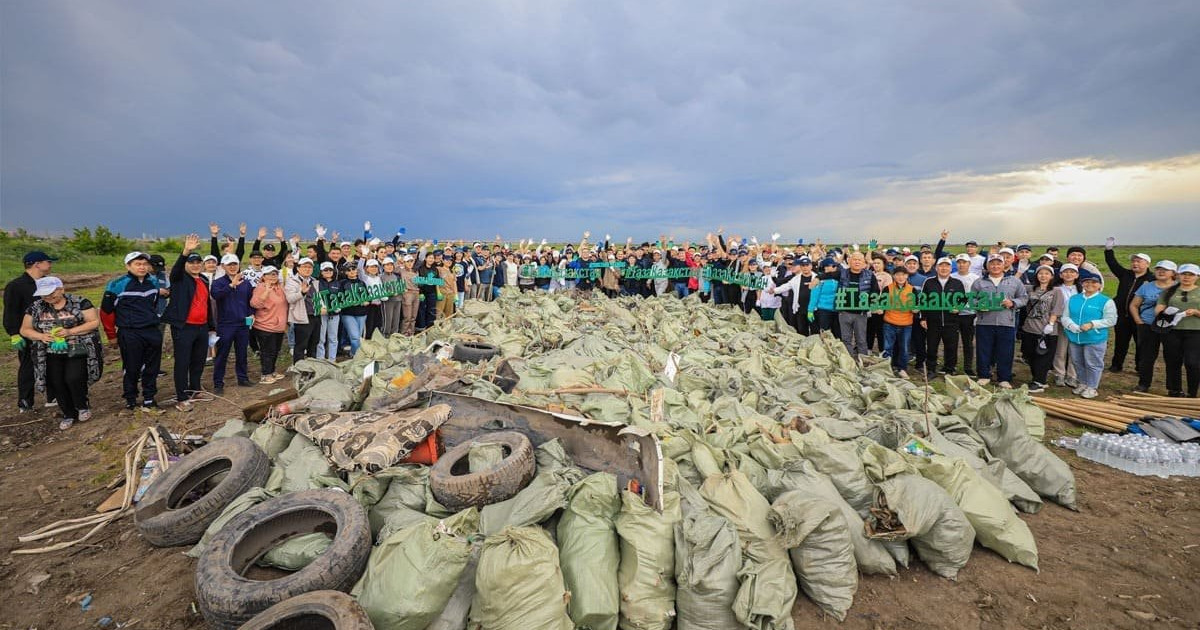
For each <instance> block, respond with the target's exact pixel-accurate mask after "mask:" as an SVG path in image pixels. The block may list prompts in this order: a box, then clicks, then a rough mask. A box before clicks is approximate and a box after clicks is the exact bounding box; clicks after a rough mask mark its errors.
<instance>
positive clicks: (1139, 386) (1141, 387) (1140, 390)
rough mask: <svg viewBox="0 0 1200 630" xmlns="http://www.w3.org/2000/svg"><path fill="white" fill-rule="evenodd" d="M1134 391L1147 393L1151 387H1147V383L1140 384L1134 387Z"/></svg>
mask: <svg viewBox="0 0 1200 630" xmlns="http://www.w3.org/2000/svg"><path fill="white" fill-rule="evenodd" d="M1133 391H1135V392H1141V393H1143V394H1144V393H1146V392H1148V391H1150V388H1149V387H1146V386H1145V385H1138V386H1137V387H1134V388H1133Z"/></svg>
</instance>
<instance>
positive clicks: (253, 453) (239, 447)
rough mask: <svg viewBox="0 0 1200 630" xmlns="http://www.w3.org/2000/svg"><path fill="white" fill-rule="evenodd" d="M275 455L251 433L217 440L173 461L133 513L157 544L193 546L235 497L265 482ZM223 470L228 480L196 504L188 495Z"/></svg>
mask: <svg viewBox="0 0 1200 630" xmlns="http://www.w3.org/2000/svg"><path fill="white" fill-rule="evenodd" d="M270 471H271V460H270V459H269V458H268V457H267V454H266V453H264V452H263V450H262V449H260V448H259V447H258V445H256V444H255V443H254V442H252V441H250V439H249V438H244V437H231V438H225V439H221V440H216V441H214V442H212V443H210V444H207V445H205V446H203V447H201V448H199V449H197V450H196V451H194V452H192V453H190V454H188V455H186V456H184V457H183V458H182V459H180V460H179V461H178V462H175V463H174V464H173V465H172V466H171V467H170V468H168V469H167V471H166V472H165V473H163V474H162V475H160V476H159V477H158V478H157V479H155V480H154V483H152V484H151V485H150V488H149V489H147V490H146V494H145V495H143V496H142V500H141V501H139V502H138V504H137V509H136V510H134V513H133V517H134V520H135V521H136V522H137V528H138V531H139V532H141V534H142V537H143V538H145V539H146V542H148V543H150V544H151V545H154V546H155V547H175V546H179V545H190V544H193V543H195V542H196V541H198V540H200V537H201V536H203V535H204V530H206V529H208V526H209V524H210V523H212V522H213V520H215V519H216V518H217V516H219V515H220V514H221V511H222V510H224V509H225V507H226V506H228V505H229V504H230V503H231V502H232V501H233V500H234V499H236V498H237V497H239V496H241V495H242V494H243V493H245V492H246V491H247V490H249V489H250V488H253V487H255V486H261V485H263V484H264V483H266V482H267V475H268V474H269V473H270ZM222 473H224V479H221V480H220V481H219V482H217V484H216V486H214V487H213V488H212V489H211V490H209V491H208V492H207V493H206V494H204V496H202V497H200V498H199V499H198V500H196V501H195V502H193V503H190V504H187V505H181V502H182V501H183V499H184V498H185V497H187V496H188V495H189V494H191V493H192V492H193V491H194V490H196V489H198V488H200V486H202V485H204V484H205V483H207V482H209V481H210V480H212V479H213V478H214V477H216V476H218V475H221V474H222Z"/></svg>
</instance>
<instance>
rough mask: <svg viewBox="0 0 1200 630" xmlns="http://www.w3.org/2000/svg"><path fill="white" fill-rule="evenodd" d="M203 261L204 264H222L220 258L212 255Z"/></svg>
mask: <svg viewBox="0 0 1200 630" xmlns="http://www.w3.org/2000/svg"><path fill="white" fill-rule="evenodd" d="M203 260H204V262H208V261H210V260H211V261H213V262H221V260H220V259H219V258H217V257H216V256H213V255H212V254H209V255H207V256H205V257H204V259H203Z"/></svg>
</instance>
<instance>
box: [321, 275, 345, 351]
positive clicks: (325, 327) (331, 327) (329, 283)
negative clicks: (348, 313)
mask: <svg viewBox="0 0 1200 630" xmlns="http://www.w3.org/2000/svg"><path fill="white" fill-rule="evenodd" d="M317 289H318V294H319V295H320V296H321V300H320V303H321V304H320V308H319V309H317V308H315V305H314V311H317V310H319V312H320V316H321V330H320V333H319V335H318V337H317V352H316V354H315V355H314V356H315V357H316V358H318V359H326V360H329V361H336V360H337V353H338V332H339V331H340V329H341V314H340V313H339V312H337V311H334V310H333V309H331V308H330V307H329V300H331V299H333V297H334V296H336V295H337V294H338V292H339V291H341V290H342V281H341V280H339V279H338V271H337V265H334V264H333V262H331V261H328V260H326V261H325V262H323V263H321V279H320V280H319V281H318V282H317Z"/></svg>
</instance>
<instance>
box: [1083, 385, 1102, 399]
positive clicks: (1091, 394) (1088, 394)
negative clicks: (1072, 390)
mask: <svg viewBox="0 0 1200 630" xmlns="http://www.w3.org/2000/svg"><path fill="white" fill-rule="evenodd" d="M1079 395H1080V396H1082V397H1084V398H1095V397H1096V396H1099V395H1100V392H1098V391H1096V390H1094V389H1092V388H1091V387H1085V388H1083V391H1082V392H1080V394H1079Z"/></svg>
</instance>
